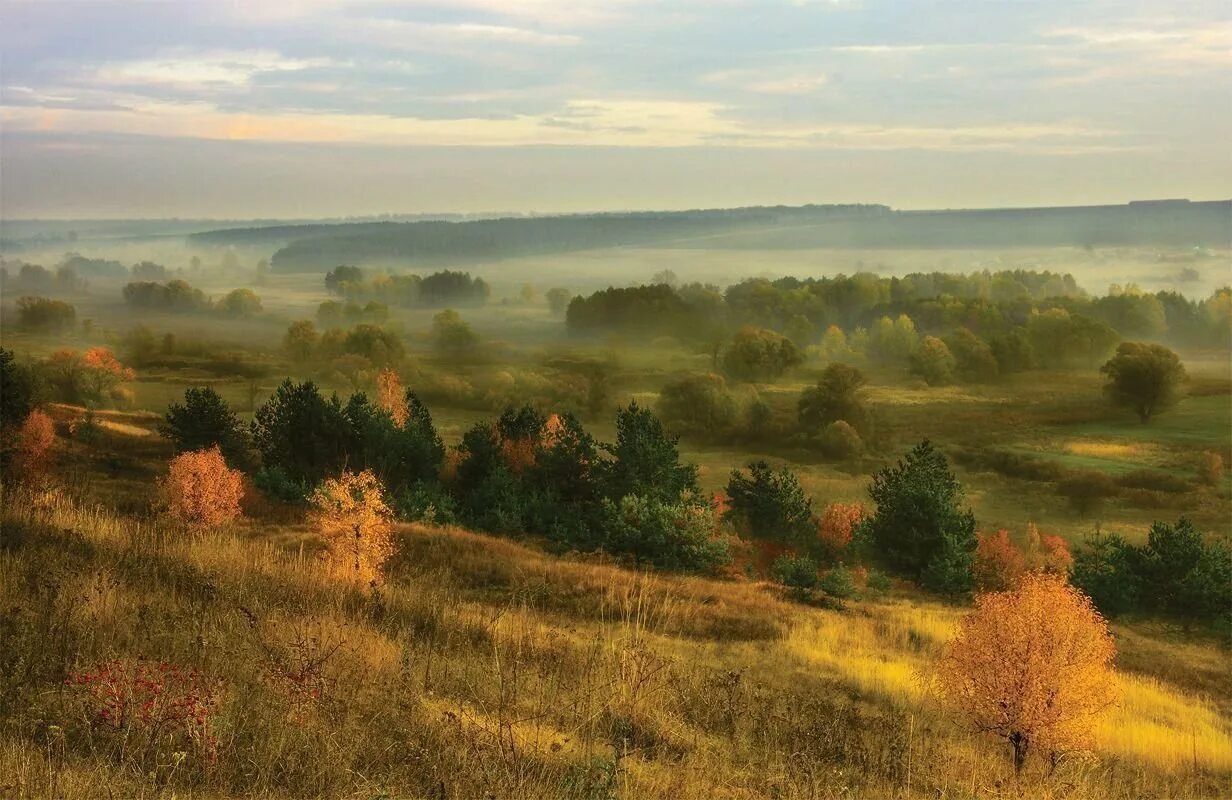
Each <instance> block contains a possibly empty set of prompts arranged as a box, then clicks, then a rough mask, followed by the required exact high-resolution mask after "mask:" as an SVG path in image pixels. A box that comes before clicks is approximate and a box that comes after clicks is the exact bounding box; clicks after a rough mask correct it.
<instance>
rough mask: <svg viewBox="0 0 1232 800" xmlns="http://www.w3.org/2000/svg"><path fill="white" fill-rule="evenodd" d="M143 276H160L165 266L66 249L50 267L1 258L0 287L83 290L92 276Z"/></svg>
mask: <svg viewBox="0 0 1232 800" xmlns="http://www.w3.org/2000/svg"><path fill="white" fill-rule="evenodd" d="M130 275H131V276H132V277H134V278H143V279H147V280H161V279H164V278H166V277H167V268H166V267H164V266H163V265H161V264H155V263H154V262H152V261H142V262H140V263H137V264H133V265H132V267H131V269H130V268H129V267H126V266H124V265H123V264H121V263H120V262H119V261H113V260H111V259H106V258H88V257H86V256H83V255H80V254H78V253H68V254H66V255H65V256H64V258H62V259H60V262H59V263H58V264H56V266H55V267H54V268H52V269H48V268H47V267H44V266H41V265H39V264H28V263H24V262H4V261H0V290H3V291H8V292H22V293H27V294H44V295H45V294H82V293H84V292H86V291H87V290H88V289H89V282H90V279H91V278H104V279H110V278H126V277H129V276H130Z"/></svg>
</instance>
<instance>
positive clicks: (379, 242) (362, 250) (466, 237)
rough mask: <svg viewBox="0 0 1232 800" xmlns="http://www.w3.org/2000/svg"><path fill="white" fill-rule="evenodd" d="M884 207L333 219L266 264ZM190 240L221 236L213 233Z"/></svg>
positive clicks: (428, 262) (510, 249) (562, 240)
mask: <svg viewBox="0 0 1232 800" xmlns="http://www.w3.org/2000/svg"><path fill="white" fill-rule="evenodd" d="M891 213H893V212H892V211H891V210H890V209H889V208H888V207H887V206H856V205H852V206H800V207H787V206H776V207H764V208H743V209H713V210H698V211H678V212H631V213H610V214H579V215H571V216H560V217H532V218H505V219H490V220H476V221H469V222H441V221H433V222H413V223H402V224H399V223H378V224H368V225H340V226H330V227H329V228H328V229H316V230H313V231H306V232H305V234H304V236H303V238H298V239H296V240H295V241H292V242H291V243H289V244H288V245H286V246H285V247H283V248H282V249H281V250H279V251H278V252H277V253H275V254H274V257H273V259H272V260H271V265H272V267H273V268H274V270H275V271H280V272H309V271H319V270H324V269H329V268H331V267H334V266H336V265H338V264H343V263H347V264H373V263H376V264H390V265H393V264H398V265H407V264H414V265H423V266H437V267H439V266H450V265H454V264H462V263H473V262H477V261H493V260H498V259H502V258H510V257H515V256H527V255H547V254H551V253H562V252H570V251H574V250H589V249H595V248H603V247H629V246H649V245H657V246H670V245H671V244H672V243H673V242H679V241H681V240H688V239H692V238H695V237H706V236H714V235H720V234H724V233H729V232H731V231H743V230H760V229H765V228H769V227H775V226H782V225H800V224H815V223H816V222H817V221H818V220H821V219H858V218H864V217H875V216H883V215H887V214H891ZM222 233H224V232H218V234H222ZM207 236H209V237H212V238H211V239H208V240H207V239H206V237H207ZM193 240H194V241H196V242H204V241H214V242H217V241H221V239H220V238H219V237H218V236H216V235H215V234H213V233H211V234H204V235H199V236H196V237H193Z"/></svg>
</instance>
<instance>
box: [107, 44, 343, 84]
mask: <svg viewBox="0 0 1232 800" xmlns="http://www.w3.org/2000/svg"><path fill="white" fill-rule="evenodd" d="M332 63H334V62H332V61H330V60H329V59H322V58H311V59H302V58H287V57H285V56H282V55H280V54H278V53H275V52H273V51H269V50H212V51H202V52H190V51H184V50H179V51H172V52H167V53H165V54H164V55H161V56H156V57H154V58H142V59H135V60H130V61H111V62H107V63H104V64H102V65H101V66H99V67H98V68H97V69H96V70H95V71H94V73H93V76H92V80H93V81H94V82H96V83H101V84H105V85H113V86H117V85H118V86H173V87H181V88H194V87H195V88H201V87H210V86H215V87H217V86H246V85H248V84H249V83H251V82H252V79H253V77H255V76H256V75H259V74H261V73H268V72H298V71H300V70H305V69H311V68H313V67H320V66H328V65H330V64H332Z"/></svg>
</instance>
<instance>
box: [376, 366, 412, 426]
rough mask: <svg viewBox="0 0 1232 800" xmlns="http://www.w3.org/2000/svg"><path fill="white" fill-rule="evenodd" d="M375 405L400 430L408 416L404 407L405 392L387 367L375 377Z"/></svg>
mask: <svg viewBox="0 0 1232 800" xmlns="http://www.w3.org/2000/svg"><path fill="white" fill-rule="evenodd" d="M376 404H377V405H378V406H379V407H380V408H383V409H385V410H386V411H387V412H389V416H390V417H391V418H393V421H394V424H395V425H397V426H398V427H399V428H401V427H402V426H403V425H405V424H406V420H407V417H409V416H410V414H409V412H408V411H407V407H406V390H405V389H403V388H402V381H401V379H399V378H398V373H396V372H394V371H393V370H392V369H390V368H389V367H386V368H385V369H383V370H381V371H380V373H379V374H378V375H377V376H376Z"/></svg>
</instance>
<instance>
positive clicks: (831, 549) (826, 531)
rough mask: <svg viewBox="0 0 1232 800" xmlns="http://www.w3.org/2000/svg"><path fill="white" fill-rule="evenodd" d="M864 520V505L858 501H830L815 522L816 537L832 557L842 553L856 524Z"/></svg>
mask: <svg viewBox="0 0 1232 800" xmlns="http://www.w3.org/2000/svg"><path fill="white" fill-rule="evenodd" d="M863 520H864V506H862V505H860V504H859V503H831V504H830V505H828V506H826V510H825V511H823V512H822V515H821V519H820V520H819V521H818V523H817V538H819V539H820V540H821V544H822V547H824V548H825V550H826V552H827V553H828V554H829V555H830V557H832V558H837V557H839V556H840V555H842V554H843V552H844V551H845V550H846V549H847V546H848V545H850V544H851V537H852V534H853V533H855V529H856V526H858V525H859V524H860V523H861V522H862V521H863Z"/></svg>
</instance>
